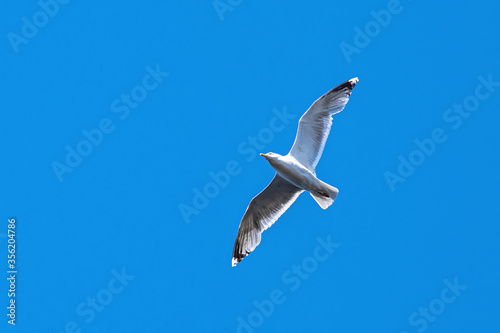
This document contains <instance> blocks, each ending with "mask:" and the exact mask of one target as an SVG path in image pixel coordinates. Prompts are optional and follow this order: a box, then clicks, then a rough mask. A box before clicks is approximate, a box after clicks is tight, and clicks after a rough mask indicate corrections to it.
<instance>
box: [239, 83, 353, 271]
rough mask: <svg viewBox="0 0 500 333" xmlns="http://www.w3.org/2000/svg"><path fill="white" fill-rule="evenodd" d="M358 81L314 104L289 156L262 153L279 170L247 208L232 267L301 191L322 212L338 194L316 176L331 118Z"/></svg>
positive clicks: (333, 91)
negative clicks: (315, 203)
mask: <svg viewBox="0 0 500 333" xmlns="http://www.w3.org/2000/svg"><path fill="white" fill-rule="evenodd" d="M357 82H358V78H353V79H350V80H348V81H345V82H344V83H341V84H339V85H338V86H336V87H335V88H333V89H332V90H330V91H329V92H327V93H326V94H324V95H323V96H321V97H320V98H319V99H318V100H316V101H315V102H314V103H313V105H311V107H310V108H309V109H308V110H307V111H306V113H304V115H303V116H302V117H301V118H300V121H299V128H298V130H297V136H296V138H295V142H294V144H293V146H292V149H291V150H290V152H289V153H288V154H287V155H285V156H282V155H280V154H276V153H267V154H261V155H262V156H264V157H265V158H266V159H267V161H268V162H269V164H271V166H272V167H273V169H274V170H276V175H275V176H274V178H273V180H272V181H271V183H270V184H269V185H268V186H267V187H266V188H265V189H264V190H263V191H262V192H260V193H259V194H258V195H257V196H255V197H254V198H253V199H252V201H250V204H249V205H248V208H247V210H246V212H245V215H244V216H243V218H242V220H241V223H240V227H239V228H238V234H237V236H236V241H235V243H234V248H233V259H232V265H233V266H236V264H238V263H239V262H240V261H241V260H242V259H243V258H244V257H245V256H247V255H248V254H249V253H250V252H251V251H253V250H254V249H255V248H256V247H257V245H259V243H260V240H261V233H262V231H264V230H266V229H267V228H269V227H270V226H271V225H272V224H273V223H274V222H275V221H276V220H277V219H278V218H279V217H280V216H281V215H282V214H283V213H284V212H285V211H286V210H287V209H288V207H290V206H291V205H292V203H293V202H294V201H295V200H296V199H297V197H298V196H299V195H300V194H301V193H302V192H304V191H308V192H309V193H310V194H311V196H312V197H313V198H314V200H316V202H317V203H318V204H319V205H320V207H321V208H323V209H326V208H328V207H329V206H331V204H332V203H333V201H334V200H335V198H336V197H337V194H338V192H339V191H338V190H337V189H336V188H335V187H333V186H331V185H328V184H327V183H325V182H323V181H321V180H319V179H318V178H317V177H316V165H317V164H318V162H319V159H320V158H321V154H322V153H323V149H324V147H325V143H326V139H327V138H328V134H329V133H330V128H331V125H332V115H333V114H335V113H338V112H340V111H342V110H343V109H344V107H345V105H346V104H347V102H348V101H349V96H350V94H351V91H352V89H353V88H354V86H355V85H356V83H357Z"/></svg>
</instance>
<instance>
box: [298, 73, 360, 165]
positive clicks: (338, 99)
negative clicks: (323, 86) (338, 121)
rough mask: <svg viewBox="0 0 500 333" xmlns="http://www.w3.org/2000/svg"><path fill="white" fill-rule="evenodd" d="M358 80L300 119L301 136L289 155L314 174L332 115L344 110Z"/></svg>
mask: <svg viewBox="0 0 500 333" xmlns="http://www.w3.org/2000/svg"><path fill="white" fill-rule="evenodd" d="M357 82H358V78H357V77H355V78H353V79H350V80H347V81H345V82H344V83H341V84H339V85H338V86H336V87H335V88H333V89H332V90H330V91H329V92H327V93H326V94H324V95H323V96H321V97H320V98H318V99H317V100H316V102H314V103H313V105H311V107H310V108H309V109H308V110H307V111H306V113H304V115H302V117H301V118H300V120H299V128H298V130H297V136H296V137H295V142H294V143H293V146H292V149H291V150H290V152H289V154H290V155H292V156H293V157H294V158H295V159H296V160H297V161H299V163H301V164H302V165H304V166H306V167H308V168H309V170H311V171H313V172H314V170H315V169H316V165H317V164H318V161H319V159H320V158H321V154H323V149H324V148H325V143H326V139H327V138H328V134H330V128H331V127H332V115H334V114H335V113H339V112H340V111H342V110H343V109H344V107H345V105H346V104H347V102H348V101H349V96H350V95H351V90H352V89H353V88H354V86H355V85H356V83H357Z"/></svg>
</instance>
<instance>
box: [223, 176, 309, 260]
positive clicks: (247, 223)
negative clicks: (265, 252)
mask: <svg viewBox="0 0 500 333" xmlns="http://www.w3.org/2000/svg"><path fill="white" fill-rule="evenodd" d="M303 191H304V190H302V189H301V188H298V187H297V186H295V185H293V184H292V183H290V182H289V181H287V180H286V179H284V178H283V177H281V176H280V175H278V174H276V175H275V176H274V178H273V180H272V181H271V183H270V184H269V185H267V187H266V188H265V189H264V190H263V191H262V192H260V193H259V194H258V195H257V196H255V197H254V198H253V199H252V201H250V204H249V205H248V207H247V210H246V212H245V215H243V218H242V219H241V223H240V227H239V229H238V234H237V235H236V241H235V242H234V248H233V260H232V265H233V267H234V266H236V264H238V263H239V262H240V261H241V260H242V259H243V258H245V257H246V256H247V255H248V254H249V253H250V252H252V251H253V250H254V249H255V248H256V247H257V245H259V243H260V239H261V236H260V234H261V233H262V232H263V231H264V230H266V229H267V228H269V227H270V226H271V225H272V224H273V223H274V222H276V220H278V218H279V217H280V216H281V215H283V213H284V212H285V211H286V210H287V209H288V207H290V206H291V205H292V203H293V202H294V201H295V200H296V199H297V197H298V196H299V194H300V193H302V192H303Z"/></svg>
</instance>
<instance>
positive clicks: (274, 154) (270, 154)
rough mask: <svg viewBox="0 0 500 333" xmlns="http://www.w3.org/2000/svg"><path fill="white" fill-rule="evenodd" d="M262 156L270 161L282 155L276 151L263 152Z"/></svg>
mask: <svg viewBox="0 0 500 333" xmlns="http://www.w3.org/2000/svg"><path fill="white" fill-rule="evenodd" d="M260 156H264V157H265V158H266V160H268V161H269V162H271V161H275V160H278V159H279V158H280V157H282V156H281V155H280V154H276V153H267V154H262V153H261V154H260Z"/></svg>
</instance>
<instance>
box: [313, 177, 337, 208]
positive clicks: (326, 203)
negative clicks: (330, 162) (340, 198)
mask: <svg viewBox="0 0 500 333" xmlns="http://www.w3.org/2000/svg"><path fill="white" fill-rule="evenodd" d="M320 182H321V186H322V189H321V190H322V193H321V192H309V193H310V194H311V196H312V197H313V198H314V200H316V202H317V203H318V205H319V206H320V207H321V208H323V209H327V208H328V207H330V206H331V205H332V203H333V200H335V198H336V197H337V194H338V193H339V190H338V189H337V188H335V187H333V186H331V185H328V184H327V183H325V182H322V181H320ZM326 194H327V195H326Z"/></svg>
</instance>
